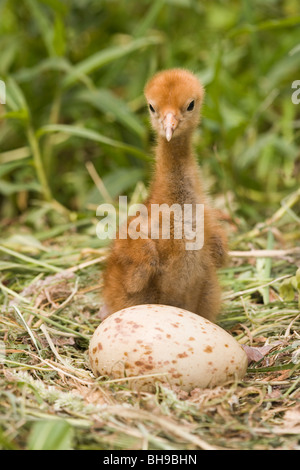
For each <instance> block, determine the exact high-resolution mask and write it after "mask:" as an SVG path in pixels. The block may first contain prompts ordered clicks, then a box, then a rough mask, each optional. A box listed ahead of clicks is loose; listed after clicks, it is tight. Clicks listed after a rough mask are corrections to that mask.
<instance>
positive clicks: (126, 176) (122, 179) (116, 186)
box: [85, 168, 145, 204]
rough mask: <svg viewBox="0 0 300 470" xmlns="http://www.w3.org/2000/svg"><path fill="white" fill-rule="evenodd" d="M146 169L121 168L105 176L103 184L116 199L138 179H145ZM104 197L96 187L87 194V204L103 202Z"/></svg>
mask: <svg viewBox="0 0 300 470" xmlns="http://www.w3.org/2000/svg"><path fill="white" fill-rule="evenodd" d="M144 176H145V172H144V170H142V169H140V168H119V169H117V170H115V171H113V172H111V173H109V174H108V175H107V176H104V177H103V184H104V186H105V188H106V190H107V191H108V193H109V195H110V196H111V197H112V198H113V199H114V198H115V197H116V196H119V195H122V194H123V193H124V192H125V191H127V190H128V189H129V188H132V187H133V186H134V185H136V183H137V182H138V181H143V179H144ZM103 201H104V198H103V197H102V196H101V194H100V193H99V190H98V188H96V187H94V188H93V189H92V190H91V191H90V192H89V193H88V195H87V198H86V201H85V202H86V204H101V203H102V202H103Z"/></svg>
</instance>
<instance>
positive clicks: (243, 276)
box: [0, 218, 300, 450]
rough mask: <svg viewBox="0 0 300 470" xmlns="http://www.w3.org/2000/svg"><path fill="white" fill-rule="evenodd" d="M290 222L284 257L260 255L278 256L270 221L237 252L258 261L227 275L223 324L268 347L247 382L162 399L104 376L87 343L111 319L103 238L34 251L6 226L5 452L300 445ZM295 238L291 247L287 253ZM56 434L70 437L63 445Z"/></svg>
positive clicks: (298, 337)
mask: <svg viewBox="0 0 300 470" xmlns="http://www.w3.org/2000/svg"><path fill="white" fill-rule="evenodd" d="M280 221H281V222H282V218H280V219H279V220H278V221H277V222H278V223H277V226H275V225H274V226H273V230H272V231H273V233H274V234H275V238H274V241H273V243H272V247H271V248H272V251H271V252H268V253H266V252H265V251H263V252H262V254H263V255H264V256H266V255H268V256H270V257H269V258H261V256H260V255H261V252H260V250H261V249H262V248H263V249H270V246H267V245H268V243H267V239H268V237H267V236H266V235H265V233H264V231H265V227H262V226H260V227H259V228H256V229H257V231H258V233H257V234H256V238H254V237H253V233H252V232H253V231H252V232H251V233H248V234H244V235H243V236H241V237H240V239H239V241H238V246H235V247H234V248H235V249H236V248H239V249H240V250H239V251H245V250H246V249H248V250H249V249H253V248H255V249H256V251H255V252H253V254H251V256H250V253H248V255H247V257H245V256H243V253H238V252H236V251H235V252H234V253H233V256H232V257H231V260H230V264H229V267H228V268H226V269H224V270H223V271H222V272H221V278H222V282H223V284H224V291H225V292H224V298H225V300H224V309H223V313H222V316H221V318H220V321H219V323H220V325H221V326H222V327H223V328H225V329H226V330H228V331H230V332H231V333H232V334H233V335H234V336H235V337H236V339H237V340H238V341H239V342H240V343H241V344H243V345H245V346H251V347H257V348H258V349H257V350H255V351H256V353H257V358H256V362H255V361H253V362H252V363H251V364H250V365H249V369H248V373H247V375H246V377H245V379H244V380H243V381H242V382H236V383H228V384H224V385H223V386H222V387H217V388H214V389H205V390H200V389H195V390H193V391H192V392H191V394H189V395H188V394H187V393H186V392H183V391H182V390H179V389H175V390H171V389H168V388H166V387H164V386H161V385H159V384H158V385H157V388H156V392H155V393H146V392H137V391H134V390H131V389H130V388H129V387H128V383H126V382H114V381H109V380H104V379H103V380H99V379H98V380H95V378H94V377H93V375H92V373H91V371H90V369H89V364H88V355H87V348H88V342H89V338H90V337H91V335H92V334H93V332H94V330H95V328H96V327H97V326H98V324H99V316H98V310H99V306H100V304H101V267H102V266H103V262H105V254H106V248H105V247H104V248H99V249H94V250H90V249H86V248H85V247H87V246H89V245H91V244H92V237H91V234H90V233H91V231H89V233H79V231H74V230H73V231H71V232H69V233H68V234H64V235H63V236H62V235H59V236H56V237H55V238H53V237H51V238H49V239H48V240H47V239H46V240H45V241H43V242H38V244H36V246H33V245H32V244H31V245H30V243H29V242H28V240H31V242H32V240H33V238H31V239H30V238H28V237H29V235H30V234H28V233H27V234H26V235H25V234H22V235H20V236H19V237H21V239H20V238H19V239H18V240H15V239H13V238H11V236H10V229H6V231H7V237H6V239H5V240H4V239H3V240H2V245H1V246H2V251H3V252H4V253H5V258H4V260H3V262H2V265H1V268H2V274H3V275H2V281H1V291H2V294H1V298H2V314H1V319H0V334H1V342H0V345H1V347H0V349H1V356H0V357H1V358H2V360H1V362H2V365H1V376H0V390H1V392H0V420H1V421H0V430H1V432H0V446H1V447H2V448H4V449H9V448H13V449H24V448H25V449H26V448H45V447H47V446H48V447H49V446H50V447H51V446H52V448H76V449H168V450H170V449H299V437H300V390H299V383H300V374H299V370H300V334H299V326H300V312H299V304H298V294H297V288H299V279H298V285H297V282H296V281H297V278H296V277H295V273H296V270H297V265H299V257H298V253H297V250H294V251H293V250H292V251H290V249H291V248H292V247H294V245H295V243H294V241H293V240H292V243H291V241H290V238H291V233H295V232H296V231H297V226H296V224H294V222H290V223H289V224H287V223H286V221H285V223H284V224H282V225H280V223H279V222H280ZM293 224H294V225H293ZM292 228H293V231H291V229H292ZM14 229H15V227H14ZM256 229H255V230H256ZM255 230H254V232H255ZM22 237H23V238H22ZM26 237H27V238H26ZM237 239H238V237H237V236H236V237H235V238H234V240H233V243H232V245H234V241H235V240H237ZM26 240H27V242H28V243H27V244H26V243H25V242H26ZM265 240H266V241H265ZM21 242H22V243H21ZM283 242H284V246H285V247H286V249H287V250H289V251H288V252H282V250H281V251H278V249H279V246H280V243H281V244H282V243H283ZM283 297H285V298H286V299H287V300H284V298H283ZM50 434H51V435H52V436H53V435H57V436H58V437H57V440H56V441H55V442H54V443H52V444H49V435H50ZM37 435H38V436H39V440H37V438H36V436H37Z"/></svg>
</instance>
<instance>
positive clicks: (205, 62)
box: [0, 0, 300, 449]
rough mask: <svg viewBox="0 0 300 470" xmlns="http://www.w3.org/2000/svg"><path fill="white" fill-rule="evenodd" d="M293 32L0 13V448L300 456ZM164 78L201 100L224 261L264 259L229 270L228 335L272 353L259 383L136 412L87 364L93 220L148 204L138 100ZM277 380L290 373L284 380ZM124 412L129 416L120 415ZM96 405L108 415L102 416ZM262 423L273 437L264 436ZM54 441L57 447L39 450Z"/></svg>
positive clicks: (40, 6)
mask: <svg viewBox="0 0 300 470" xmlns="http://www.w3.org/2000/svg"><path fill="white" fill-rule="evenodd" d="M299 25H300V11H299V2H298V0H266V1H264V2H260V1H258V0H252V1H251V2H250V1H247V0H243V1H236V0H216V1H214V2H212V1H208V0H207V1H198V0H143V1H136V0H99V1H96V0H73V1H70V0H69V1H68V0H65V1H59V0H23V1H22V2H19V1H17V0H0V57H1V59H0V79H1V80H3V81H4V82H5V84H6V104H5V105H2V106H1V105H0V164H1V165H0V218H1V220H0V227H1V240H0V252H1V261H0V288H1V294H0V295H1V303H2V314H1V315H0V316H1V318H0V327H1V328H0V333H1V338H2V344H4V345H6V348H4V349H3V348H2V354H4V353H3V351H4V350H5V358H6V359H5V360H3V361H2V362H3V363H5V367H4V366H3V371H4V374H3V379H1V380H3V383H2V384H1V390H2V395H1V393H0V396H1V397H2V398H0V408H1V413H2V417H1V418H0V446H2V447H3V448H43V446H44V447H47V445H48V446H50V447H51V446H52V447H51V448H59V447H61V448H65V447H67V448H68V447H72V448H74V447H75V448H147V446H149V448H165V449H166V448H167V449H169V448H170V449H172V448H173V449H176V448H203V447H205V445H206V444H205V442H208V443H209V444H207V446H208V447H209V446H217V447H218V446H219V447H227V448H251V447H252V448H295V446H297V445H298V444H297V442H298V437H299V421H298V424H297V423H296V424H297V426H298V428H295V427H293V426H292V425H290V427H288V426H287V425H286V422H287V421H286V419H284V417H285V416H286V413H287V410H289V411H290V410H294V411H293V413H294V414H292V417H291V416H289V415H288V416H289V419H294V421H295V416H296V417H297V416H298V419H299V414H300V411H299V391H297V390H298V389H297V384H298V383H299V361H298V362H297V360H298V359H297V358H298V356H297V354H298V353H297V351H298V350H299V341H298V340H299V334H297V325H298V324H299V319H298V318H299V307H298V304H297V299H298V290H299V286H300V280H299V275H296V270H297V267H298V266H299V240H300V223H299V222H300V207H299V206H300V191H299V181H300V176H299V168H300V153H299V141H300V104H299V105H296V104H294V103H293V102H292V99H291V97H292V93H293V91H294V90H293V89H292V83H293V81H294V80H297V79H298V80H299V79H300V67H299V62H300V39H299V38H300V36H299ZM169 67H185V68H188V69H190V70H192V71H194V72H195V73H196V74H197V75H198V76H199V78H200V79H201V80H202V81H203V83H204V85H205V88H206V99H205V105H204V108H203V118H202V123H201V126H200V128H199V131H198V133H197V135H196V137H195V148H196V151H197V156H198V159H199V163H200V165H201V168H202V171H203V174H204V179H205V181H206V184H207V187H208V190H209V193H210V194H211V195H212V197H213V199H214V202H215V205H216V206H217V207H219V208H220V210H221V211H222V214H223V218H224V221H225V223H226V224H227V225H226V226H227V228H228V232H229V235H230V243H231V249H232V250H235V252H236V251H237V250H244V251H245V250H250V249H256V250H261V249H268V250H271V252H272V253H271V255H269V256H268V257H261V256H260V255H259V254H258V255H257V257H255V258H254V259H253V257H248V258H245V257H244V258H239V256H241V255H239V254H238V253H236V254H235V256H236V258H233V259H232V262H231V264H230V266H229V267H228V268H227V269H225V270H223V271H222V273H221V275H222V281H223V283H224V287H225V289H226V290H227V300H229V301H230V302H231V303H230V305H227V306H226V304H225V307H224V315H223V317H222V322H223V323H222V322H221V324H222V326H224V327H225V328H228V329H230V328H231V329H232V328H233V329H232V332H233V334H235V335H236V338H237V339H238V340H239V341H241V342H242V343H244V344H246V343H248V344H255V341H256V344H257V345H260V346H261V345H263V344H265V342H267V343H271V344H273V343H274V341H275V342H276V341H277V345H275V353H276V354H277V355H276V354H275V353H274V351H273V352H272V353H271V355H272V356H271V358H270V357H268V358H267V362H266V363H259V364H258V366H259V367H258V368H257V367H256V366H255V365H254V366H253V367H252V369H253V370H254V371H253V370H252V372H251V373H252V374H254V375H251V373H250V375H249V382H248V388H246V389H245V388H243V386H241V385H239V384H236V386H235V387H234V388H228V389H226V390H225V391H224V389H222V390H219V392H215V393H216V394H215V395H214V396H212V395H209V393H210V392H209V391H207V392H206V393H204V394H202V395H201V398H200V395H199V396H198V395H197V394H194V397H193V400H191V399H187V397H185V398H186V400H185V401H183V400H182V399H181V398H182V397H180V395H179V396H175V394H174V395H172V396H171V395H170V394H169V395H168V393H169V392H166V390H165V389H158V391H157V394H156V395H155V396H154V398H153V397H148V396H146V398H145V396H144V397H142V398H141V397H140V396H139V397H136V396H135V395H134V394H133V393H132V392H129V391H128V390H126V388H125V389H124V388H122V387H121V386H119V385H118V384H114V386H113V385H111V384H110V385H109V384H107V385H105V384H101V383H100V385H99V382H98V383H97V382H96V385H95V384H94V385H91V383H90V382H89V381H91V377H90V375H89V372H88V360H87V356H86V349H87V344H88V339H89V338H90V336H91V334H92V333H93V331H94V329H95V327H96V326H97V324H98V323H99V318H97V316H92V315H91V314H92V313H93V312H92V310H93V308H94V310H95V311H96V310H97V306H98V303H99V298H100V297H101V290H100V295H99V286H98V287H97V279H98V276H99V271H101V266H102V264H101V263H103V262H104V261H105V254H106V251H105V246H104V242H103V241H101V240H99V239H98V238H97V237H96V232H95V227H96V224H97V218H96V217H95V213H96V208H97V206H98V205H99V204H100V203H101V202H104V201H106V202H117V196H118V195H124V194H128V195H129V197H130V198H131V200H132V201H134V202H136V201H139V200H142V199H143V198H144V197H145V194H146V193H147V183H148V181H149V177H150V175H151V159H152V146H153V135H152V133H151V130H150V126H149V121H148V112H147V109H146V106H145V102H144V98H143V87H144V84H145V82H146V81H147V79H148V78H149V77H150V76H151V75H152V74H153V73H154V72H156V71H157V70H160V69H165V68H169ZM280 250H283V251H284V253H283V252H282V251H280ZM297 250H298V251H297ZM97 263H98V264H97ZM99 263H100V268H99ZM66 272H67V273H69V274H70V278H65V277H58V280H59V288H58V285H57V282H58V281H57V279H56V284H55V282H54V285H52V287H51V288H52V290H51V288H50V287H49V282H50V284H51V282H53V279H52V277H53V276H54V279H55V276H56V275H58V276H62V273H66ZM74 273H75V274H76V276H75V274H74ZM72 275H73V277H72ZM49 276H50V277H49ZM51 276H52V277H51ZM74 276H75V277H74ZM49 279H50V281H49ZM51 279H52V281H51ZM278 279H279V281H278ZM43 282H45V283H46V284H43ZM270 282H271V283H272V288H270V287H269V285H267V286H265V284H269V283H270ZM98 284H99V283H98ZM74 285H75V287H74ZM91 286H92V287H91ZM93 286H94V289H93ZM261 286H264V287H261ZM97 288H98V290H97ZM26 289H27V290H26ZM245 291H246V292H245ZM83 294H84V296H83ZM83 299H86V300H83ZM75 300H76V302H75ZM225 300H226V299H225ZM12 301H13V302H14V309H13V310H11V308H10V306H11V302H12ZM97 302H98V303H97ZM74 312H75V316H74ZM260 322H261V323H260ZM297 322H298V323H297ZM241 323H242V324H243V325H244V327H240V328H237V330H234V328H235V326H234V325H237V324H241ZM260 324H264V325H265V326H264V327H258V326H257V325H260ZM45 325H47V328H48V329H46V326H45ZM263 328H265V329H263ZM298 331H299V329H298ZM49 332H50V333H49ZM51 337H52V339H51ZM282 337H284V338H285V341H286V342H285V343H284V341H283V339H282ZM53 338H54V339H55V340H54V339H53ZM255 338H258V339H257V340H256V339H255ZM67 341H69V343H68V342H67ZM72 341H74V343H72ZM253 341H254V343H253ZM278 341H279V343H280V341H281V343H280V344H279V343H278ZM282 341H283V342H282ZM297 341H298V343H297ZM0 345H1V343H0ZM66 345H67V346H66ZM276 347H277V349H276ZM286 348H287V349H286ZM0 349H1V347H0ZM74 351H75V352H74ZM278 351H280V352H278ZM287 352H288V353H289V354H287ZM293 354H294V356H293V357H292V355H293ZM295 358H296V359H297V360H296V359H295ZM261 360H262V361H264V360H266V359H265V357H264V356H263V358H261ZM0 364H1V361H0ZM58 367H60V369H59V371H57V368H58ZM255 367H256V368H255ZM262 369H263V370H262ZM24 370H26V371H27V372H26V373H24ZM282 370H283V371H284V372H285V373H287V374H288V375H282V376H280V375H279V378H278V374H279V373H282ZM259 373H262V374H264V375H263V376H262V377H261V382H260V383H259V385H257V377H258V374H259ZM276 373H277V375H276ZM22 374H23V375H22ZM266 374H273V375H272V376H271V377H270V376H269V375H267V376H266ZM274 374H275V376H274ZM70 376H71V377H70ZM74 377H75V378H74ZM253 377H255V379H253ZM268 377H269V378H268ZM274 377H275V378H274ZM280 377H281V378H280ZM267 378H268V380H269V381H268V380H267ZM272 381H273V382H274V383H273V382H272ZM85 382H86V383H85ZM254 382H255V384H254ZM278 382H280V383H279V385H278ZM276 383H277V385H276ZM49 387H50V388H51V387H53V389H51V390H52V391H51V393H52V395H51V393H50V388H49ZM80 387H81V389H80ZM84 387H86V388H87V389H89V393H90V395H89V399H86V395H85V393H87V392H84V390H83V389H84ZM93 387H94V388H93ZM95 387H96V388H95ZM97 387H98V388H97ZM256 387H258V388H256ZM268 387H269V388H268ZM270 387H271V389H272V387H275V389H274V390H273V389H272V390H271V389H270ZM276 387H277V388H276ZM75 388H76V393H75V392H74V393H75V394H74V396H73V395H72V393H71V392H72V391H74V390H75ZM91 389H92V391H91ZM55 393H56V395H55ZM64 393H65V394H66V396H65V397H63V394H64ZM272 393H273V395H272ZM297 393H298V395H297ZM76 394H77V395H76ZM78 394H79V395H78ZM54 395H55V397H56V398H53V397H54ZM79 396H80V397H81V398H80V399H81V402H80V403H79V401H80V400H79V398H78V397H79ZM91 397H92V398H93V397H94V402H93V399H92V398H91ZM203 397H205V398H203ZM224 397H227V398H226V399H225V398H224ZM228 397H229V398H228ZM63 398H64V399H65V400H66V401H65V404H64V405H63V404H62V402H63ZM59 400H60V402H59ZM68 400H69V401H68ZM78 400H79V401H78ZM151 400H152V401H151ZM153 400H154V401H153ZM172 400H173V401H172ZM205 400H206V401H205ZM230 400H231V401H230ZM239 400H240V402H239ZM272 400H275V403H274V402H273V401H272ZM276 400H277V401H276ZM126 401H127V402H128V403H135V405H134V406H135V407H137V406H139V407H140V411H141V413H140V415H139V417H135V415H134V413H133V414H132V415H130V411H128V412H127V415H126V413H124V415H123V417H122V416H121V414H122V413H121V412H120V406H121V405H120V403H121V404H122V403H123V402H126ZM58 402H59V403H60V404H59V405H58V404H57V403H58ZM87 403H88V404H87ZM99 403H100V404H103V403H104V404H105V405H106V406H108V405H107V403H109V406H110V411H107V414H106V417H103V416H102V414H101V413H102V411H99V409H98V408H97V407H96V404H98V405H99ZM128 403H127V404H128ZM137 403H138V405H137ZM145 403H146V404H145ZM237 403H239V404H238V405H237ZM88 406H90V408H87V407H88ZM92 406H94V408H93V409H92V408H91V407H92ZM99 406H100V405H99ZM234 406H236V408H234ZM114 407H115V408H114ZM151 407H152V408H151ZM214 407H215V408H214ZM150 408H151V410H150ZM157 408H159V412H158V409H157ZM153 409H155V410H156V415H155V413H154V415H153V413H152V411H153ZM147 410H148V411H149V410H150V411H151V413H150V412H149V414H147V412H148V411H147ZM270 410H274V412H273V414H272V412H271V411H270ZM267 411H268V412H269V414H266V413H267ZM120 413H121V414H120ZM157 413H162V417H157V416H159V415H158V414H157ZM256 414H257V415H258V417H257V418H255V416H256ZM95 416H96V418H95ZM153 416H156V419H157V421H155V419H154V417H153ZM54 417H55V418H60V419H56V420H53V418H54ZM166 417H167V418H166ZM118 419H119V421H118ZM134 420H136V421H137V422H138V424H134V422H133V421H134ZM151 420H152V421H151ZM172 420H173V421H172ZM253 420H254V421H253ZM255 420H256V421H255ZM229 422H230V423H231V424H230V426H231V427H230V426H229V424H228V423H229ZM170 423H172V424H171V425H170ZM224 423H225V425H228V426H229V427H228V434H226V432H225V434H224ZM258 423H259V424H258ZM261 423H266V426H269V428H268V429H272V432H270V433H269V434H268V431H267V427H266V428H262V430H261V431H260V432H259V431H257V428H258V427H259V426H261ZM185 426H186V427H185ZM218 426H219V428H218ZM251 426H252V427H253V429H254V428H255V429H256V431H253V432H252V431H249V429H251ZM280 426H283V427H282V428H280V429H283V430H284V429H285V431H282V432H281V431H280V432H279V431H278V432H277V433H276V429H279V427H280ZM295 426H296V425H295ZM91 427H93V429H94V431H90V433H87V432H86V429H91ZM225 427H226V426H225ZM53 429H54V430H55V432H54V433H53ZM182 429H183V431H181V430H182ZM226 429H227V428H226ZM274 429H275V431H274ZM295 429H296V431H295ZM297 429H298V430H297ZM297 432H298V434H297ZM249 433H250V434H249ZM50 435H52V436H53V435H55V436H58V437H57V440H56V441H55V439H54V442H52V441H51V443H50V444H49V436H50ZM37 436H40V437H41V441H38V444H37ZM200 438H201V439H202V440H201V439H200ZM203 439H204V440H205V442H204V441H203ZM203 442H204V444H203Z"/></svg>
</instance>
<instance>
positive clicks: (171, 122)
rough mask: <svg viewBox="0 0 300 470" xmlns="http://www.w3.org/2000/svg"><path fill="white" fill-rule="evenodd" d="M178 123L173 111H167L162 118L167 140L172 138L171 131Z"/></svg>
mask: <svg viewBox="0 0 300 470" xmlns="http://www.w3.org/2000/svg"><path fill="white" fill-rule="evenodd" d="M177 125H178V121H177V119H176V117H175V116H174V114H173V113H167V114H166V116H165V118H164V130H165V133H166V139H167V141H168V142H170V140H171V139H172V135H173V132H174V131H175V129H176V127H177Z"/></svg>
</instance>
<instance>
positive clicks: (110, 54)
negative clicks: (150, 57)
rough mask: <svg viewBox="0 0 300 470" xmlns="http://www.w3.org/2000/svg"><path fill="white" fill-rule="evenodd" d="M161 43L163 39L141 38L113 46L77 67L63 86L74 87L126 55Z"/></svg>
mask: <svg viewBox="0 0 300 470" xmlns="http://www.w3.org/2000/svg"><path fill="white" fill-rule="evenodd" d="M159 42H161V38H158V37H149V38H141V39H136V40H133V41H131V42H129V43H128V44H124V45H123V44H122V45H120V46H113V47H109V48H107V49H103V50H101V51H99V52H96V53H95V54H93V55H91V56H90V57H88V58H87V59H84V60H83V61H81V62H79V63H78V64H77V65H75V66H74V67H73V70H72V72H71V73H70V74H69V75H68V76H67V77H66V78H65V79H64V81H63V85H64V86H69V85H72V84H73V83H74V82H76V80H78V79H80V78H82V76H83V75H86V74H89V73H91V72H93V71H94V70H96V69H99V68H100V67H103V66H104V65H107V64H109V63H110V62H113V61H114V60H117V59H120V58H121V57H124V56H125V55H126V54H130V53H131V52H134V51H136V50H137V49H142V48H143V47H146V46H153V45H155V44H158V43H159Z"/></svg>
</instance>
